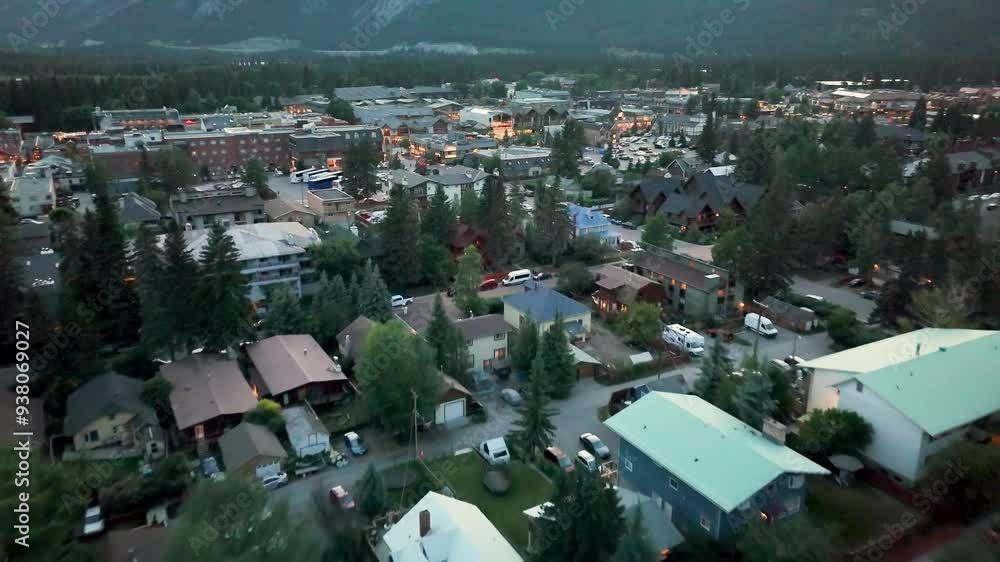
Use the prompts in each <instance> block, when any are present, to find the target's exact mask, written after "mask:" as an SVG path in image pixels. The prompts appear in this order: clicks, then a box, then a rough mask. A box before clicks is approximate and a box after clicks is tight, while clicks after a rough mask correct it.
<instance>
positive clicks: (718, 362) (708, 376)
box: [694, 342, 733, 405]
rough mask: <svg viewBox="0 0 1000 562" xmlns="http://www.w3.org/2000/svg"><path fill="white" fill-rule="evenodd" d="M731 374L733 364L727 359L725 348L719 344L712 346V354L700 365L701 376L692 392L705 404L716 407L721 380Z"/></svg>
mask: <svg viewBox="0 0 1000 562" xmlns="http://www.w3.org/2000/svg"><path fill="white" fill-rule="evenodd" d="M732 372H733V363H732V361H730V359H729V354H728V353H727V352H726V347H725V346H724V345H722V343H721V342H716V343H715V344H714V345H713V346H712V352H711V353H709V355H708V357H707V358H706V359H705V361H703V362H702V364H701V376H699V377H698V380H697V381H696V382H695V383H694V391H695V393H696V394H697V395H698V396H701V397H702V398H704V399H705V401H707V402H711V403H712V404H716V405H718V404H717V403H716V402H717V396H718V390H719V386H720V385H721V384H722V381H723V379H725V378H726V377H729V376H730V375H731V373H732Z"/></svg>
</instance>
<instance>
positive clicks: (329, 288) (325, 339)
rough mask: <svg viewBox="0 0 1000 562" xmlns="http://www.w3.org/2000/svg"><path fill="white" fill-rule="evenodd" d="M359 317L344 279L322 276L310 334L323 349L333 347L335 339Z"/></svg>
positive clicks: (311, 318) (312, 315)
mask: <svg viewBox="0 0 1000 562" xmlns="http://www.w3.org/2000/svg"><path fill="white" fill-rule="evenodd" d="M356 316H357V315H356V314H355V313H354V303H353V302H351V294H350V292H349V291H348V290H347V286H346V285H344V278H343V277H341V276H340V275H335V276H334V277H333V279H330V278H329V277H327V275H326V274H325V273H324V274H322V275H320V280H319V286H318V287H317V289H316V296H315V298H314V299H313V305H312V314H311V315H310V330H309V331H310V333H311V334H312V336H313V337H314V338H315V339H316V341H317V342H319V344H320V345H321V346H323V347H327V346H330V345H332V342H333V341H334V338H336V337H337V334H338V333H340V331H341V330H343V329H344V328H346V327H347V325H348V324H350V322H351V321H352V320H354V318H355V317H356Z"/></svg>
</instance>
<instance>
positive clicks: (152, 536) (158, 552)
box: [98, 525, 170, 562]
mask: <svg viewBox="0 0 1000 562" xmlns="http://www.w3.org/2000/svg"><path fill="white" fill-rule="evenodd" d="M169 538H170V532H169V531H168V530H167V527H166V526H163V525H146V526H143V527H135V528H133V529H123V530H110V531H108V532H107V534H106V535H104V538H103V544H101V545H100V547H99V549H98V552H101V556H100V557H99V558H100V559H101V560H103V561H104V562H160V561H161V560H162V559H163V553H164V552H165V551H166V550H167V541H168V539H169Z"/></svg>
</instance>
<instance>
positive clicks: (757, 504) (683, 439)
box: [604, 392, 829, 542]
mask: <svg viewBox="0 0 1000 562" xmlns="http://www.w3.org/2000/svg"><path fill="white" fill-rule="evenodd" d="M765 423H766V422H765ZM604 424H605V425H606V426H608V428H610V429H611V430H612V431H614V432H615V433H616V434H618V436H619V437H620V439H621V443H620V448H619V451H620V453H619V455H620V456H619V465H618V474H619V478H620V480H621V481H622V483H623V485H624V486H626V487H628V488H630V489H633V490H635V491H636V492H638V493H640V494H642V495H644V496H649V497H650V498H652V499H653V501H654V502H655V503H656V504H657V505H658V506H659V507H660V508H661V509H662V511H663V512H664V516H665V517H666V518H667V519H668V520H670V522H671V523H673V524H674V525H675V526H676V527H677V529H678V530H680V532H681V533H683V534H684V536H685V537H687V538H689V539H690V538H692V537H693V536H697V535H701V536H704V537H707V538H710V539H713V540H717V541H723V542H725V541H731V540H732V539H734V538H735V537H736V536H737V535H738V533H739V532H740V530H741V529H742V527H743V526H744V525H745V524H746V523H747V522H749V521H751V520H753V519H758V518H760V517H762V516H763V517H767V518H769V519H773V520H778V519H782V518H784V517H787V516H789V515H794V514H795V513H798V512H800V511H803V510H804V509H805V498H806V476H807V475H825V474H829V471H827V470H826V469H825V468H823V467H821V466H819V465H818V464H816V463H814V462H812V461H811V460H809V459H807V458H805V457H804V456H802V455H800V454H798V453H797V452H795V451H793V450H792V449H790V448H788V447H786V446H785V445H784V444H783V442H784V434H783V430H784V428H783V426H781V425H780V424H774V425H769V426H768V431H767V434H766V435H765V434H764V433H762V432H761V431H758V430H757V429H754V428H752V427H750V426H749V425H747V424H745V423H743V422H742V421H740V420H738V419H736V418H734V417H733V416H731V415H729V414H727V413H726V412H724V411H722V410H720V409H719V408H716V407H715V406H714V405H712V404H711V403H709V402H706V401H705V400H703V399H702V398H701V397H698V396H693V395H685V394H672V393H667V392H651V393H649V394H647V395H645V396H643V397H642V398H640V399H639V400H638V401H636V402H635V403H634V404H632V405H631V406H629V407H627V408H625V409H624V410H622V411H620V412H618V413H617V414H615V415H614V416H612V417H611V418H609V419H608V420H607V421H605V422H604Z"/></svg>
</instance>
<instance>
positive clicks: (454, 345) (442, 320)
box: [426, 294, 473, 386]
mask: <svg viewBox="0 0 1000 562" xmlns="http://www.w3.org/2000/svg"><path fill="white" fill-rule="evenodd" d="M426 338H427V342H428V343H429V344H430V345H431V348H432V349H434V354H435V359H436V361H437V363H435V364H436V365H437V366H438V367H439V368H440V369H441V371H442V372H443V373H444V374H446V375H448V376H450V377H452V378H454V379H455V380H457V381H459V382H460V383H462V384H464V385H466V386H472V384H473V380H472V377H471V375H470V374H469V365H468V364H467V363H468V358H467V356H466V351H467V347H466V341H465V336H463V335H462V331H461V330H459V329H458V326H456V325H455V324H454V323H453V322H452V321H451V319H450V318H448V315H447V314H446V313H445V310H444V301H442V299H441V295H440V294H438V295H437V297H436V298H435V299H434V312H433V315H432V317H431V323H430V324H429V325H428V326H427V335H426Z"/></svg>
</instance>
